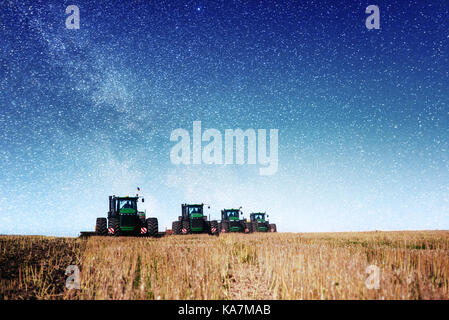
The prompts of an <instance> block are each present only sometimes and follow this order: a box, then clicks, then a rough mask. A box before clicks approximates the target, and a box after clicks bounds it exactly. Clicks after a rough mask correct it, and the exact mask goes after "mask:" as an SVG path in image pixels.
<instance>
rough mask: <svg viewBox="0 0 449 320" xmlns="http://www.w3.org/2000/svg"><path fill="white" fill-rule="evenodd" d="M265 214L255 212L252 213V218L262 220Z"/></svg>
mask: <svg viewBox="0 0 449 320" xmlns="http://www.w3.org/2000/svg"><path fill="white" fill-rule="evenodd" d="M264 216H265V214H263V213H257V214H255V215H254V220H264V219H265V217H264Z"/></svg>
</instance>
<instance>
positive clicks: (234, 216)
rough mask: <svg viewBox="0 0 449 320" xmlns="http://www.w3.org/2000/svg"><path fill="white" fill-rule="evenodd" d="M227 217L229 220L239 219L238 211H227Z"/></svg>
mask: <svg viewBox="0 0 449 320" xmlns="http://www.w3.org/2000/svg"><path fill="white" fill-rule="evenodd" d="M227 214H228V217H229V218H231V217H233V218H238V217H239V211H238V210H228V211H227Z"/></svg>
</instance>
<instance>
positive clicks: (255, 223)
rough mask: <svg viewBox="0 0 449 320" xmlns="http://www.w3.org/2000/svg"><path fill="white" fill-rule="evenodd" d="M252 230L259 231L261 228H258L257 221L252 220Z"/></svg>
mask: <svg viewBox="0 0 449 320" xmlns="http://www.w3.org/2000/svg"><path fill="white" fill-rule="evenodd" d="M251 230H252V232H259V229H258V228H257V221H252V222H251Z"/></svg>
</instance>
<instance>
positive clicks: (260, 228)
mask: <svg viewBox="0 0 449 320" xmlns="http://www.w3.org/2000/svg"><path fill="white" fill-rule="evenodd" d="M249 216H250V219H249V222H248V225H249V231H250V232H277V229H276V225H275V224H274V223H269V221H268V220H266V219H265V218H268V217H269V216H268V215H267V214H266V212H253V213H251V214H250V215H249Z"/></svg>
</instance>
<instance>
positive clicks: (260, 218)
mask: <svg viewBox="0 0 449 320" xmlns="http://www.w3.org/2000/svg"><path fill="white" fill-rule="evenodd" d="M249 217H250V220H251V222H259V223H264V222H265V221H266V220H265V217H268V215H267V214H266V213H265V212H255V213H251V214H250V215H249Z"/></svg>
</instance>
